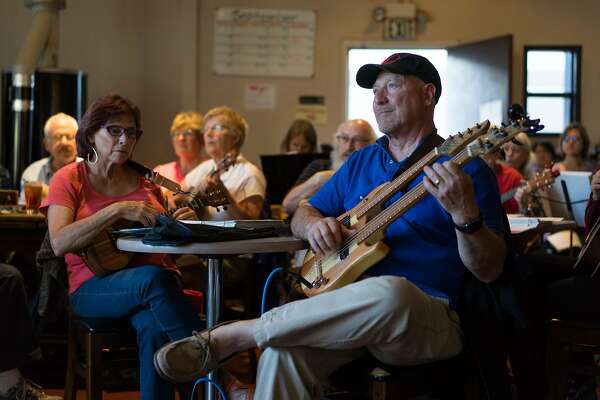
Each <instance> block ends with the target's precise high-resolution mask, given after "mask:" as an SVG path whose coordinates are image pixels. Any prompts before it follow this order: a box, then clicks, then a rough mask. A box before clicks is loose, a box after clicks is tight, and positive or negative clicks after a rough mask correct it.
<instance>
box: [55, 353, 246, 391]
mask: <svg viewBox="0 0 600 400" xmlns="http://www.w3.org/2000/svg"><path fill="white" fill-rule="evenodd" d="M225 367H226V368H227V371H229V372H230V373H232V374H233V375H235V376H236V377H237V378H238V379H240V380H241V381H243V382H251V381H253V380H254V377H253V376H252V372H251V368H250V361H249V357H248V353H241V354H239V355H238V356H236V357H234V358H233V359H232V360H231V361H229V362H228V363H227V364H226V365H225ZM44 392H45V393H46V394H49V395H54V396H63V395H64V388H44ZM85 398H86V392H85V390H78V391H77V400H85ZM139 398H140V393H139V392H137V391H133V392H132V391H128V392H112V391H111V392H107V391H103V392H102V400H136V399H139ZM175 399H176V400H179V395H176V397H175Z"/></svg>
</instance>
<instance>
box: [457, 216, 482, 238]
mask: <svg viewBox="0 0 600 400" xmlns="http://www.w3.org/2000/svg"><path fill="white" fill-rule="evenodd" d="M482 226H483V218H481V214H479V215H478V216H477V218H475V219H474V220H472V221H469V222H467V223H466V224H461V225H459V224H457V223H454V228H456V230H458V231H460V232H462V233H475V232H477V231H478V230H480V229H481V227H482Z"/></svg>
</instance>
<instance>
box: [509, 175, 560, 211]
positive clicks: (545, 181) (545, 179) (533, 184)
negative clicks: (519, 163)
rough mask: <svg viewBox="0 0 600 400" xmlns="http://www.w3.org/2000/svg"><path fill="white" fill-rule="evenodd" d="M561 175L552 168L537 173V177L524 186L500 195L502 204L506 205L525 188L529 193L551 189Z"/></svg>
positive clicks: (526, 182)
mask: <svg viewBox="0 0 600 400" xmlns="http://www.w3.org/2000/svg"><path fill="white" fill-rule="evenodd" d="M558 175H560V172H558V171H552V169H551V168H544V170H543V171H542V172H536V174H535V176H534V177H533V178H531V179H529V180H528V181H525V182H524V183H523V184H522V185H519V186H517V187H515V188H512V189H510V190H509V191H508V192H504V193H502V194H501V195H500V202H501V203H504V202H507V201H509V200H510V199H512V198H513V197H515V194H516V193H517V190H519V189H520V188H524V189H525V191H526V192H527V193H531V192H532V191H534V190H536V189H540V188H544V187H550V186H552V184H553V183H554V181H555V180H556V177H557V176H558Z"/></svg>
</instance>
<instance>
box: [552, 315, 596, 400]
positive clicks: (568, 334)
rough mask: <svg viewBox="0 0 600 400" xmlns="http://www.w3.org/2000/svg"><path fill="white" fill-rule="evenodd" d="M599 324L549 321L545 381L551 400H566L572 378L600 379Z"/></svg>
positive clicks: (558, 320) (593, 322)
mask: <svg viewBox="0 0 600 400" xmlns="http://www.w3.org/2000/svg"><path fill="white" fill-rule="evenodd" d="M594 354H600V322H598V321H572V320H560V319H550V320H548V321H546V380H547V385H548V394H549V399H551V400H554V399H556V400H558V399H561V400H563V399H565V398H566V396H567V391H568V378H569V375H571V374H578V375H587V376H600V367H599V366H598V365H597V364H596V363H595V360H594V358H593V355H594Z"/></svg>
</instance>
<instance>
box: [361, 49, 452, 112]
mask: <svg viewBox="0 0 600 400" xmlns="http://www.w3.org/2000/svg"><path fill="white" fill-rule="evenodd" d="M383 71H386V72H391V73H393V74H401V75H414V76H416V77H417V78H419V79H421V80H422V81H423V82H425V83H432V84H433V86H435V102H436V103H437V102H438V100H439V99H440V96H441V95H442V82H441V80H440V74H439V73H438V71H437V69H435V67H434V66H433V64H432V63H431V61H429V60H428V59H426V58H425V57H423V56H419V55H417V54H412V53H395V54H392V55H391V56H389V57H388V58H386V59H385V60H383V62H382V63H381V64H365V65H363V66H362V67H360V69H359V70H358V72H357V73H356V83H358V85H359V86H360V87H363V88H365V89H371V88H372V87H373V84H374V83H375V81H376V80H377V77H378V76H379V74H380V73H381V72H383Z"/></svg>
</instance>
